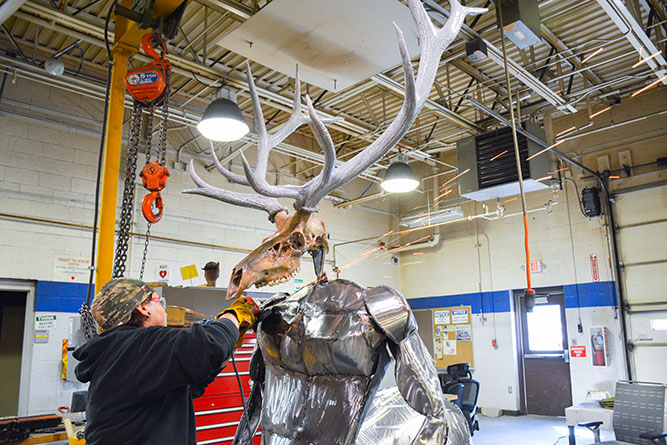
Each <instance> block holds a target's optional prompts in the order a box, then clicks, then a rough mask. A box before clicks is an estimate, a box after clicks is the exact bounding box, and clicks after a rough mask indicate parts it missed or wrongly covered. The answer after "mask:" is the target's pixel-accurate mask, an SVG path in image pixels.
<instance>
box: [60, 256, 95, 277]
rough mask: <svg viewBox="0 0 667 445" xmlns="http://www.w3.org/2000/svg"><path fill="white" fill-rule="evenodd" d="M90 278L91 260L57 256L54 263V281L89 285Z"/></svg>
mask: <svg viewBox="0 0 667 445" xmlns="http://www.w3.org/2000/svg"><path fill="white" fill-rule="evenodd" d="M89 277H90V258H85V257H78V256H70V255H56V256H55V259H54V261H53V281H69V282H70V283H87V282H88V278H89Z"/></svg>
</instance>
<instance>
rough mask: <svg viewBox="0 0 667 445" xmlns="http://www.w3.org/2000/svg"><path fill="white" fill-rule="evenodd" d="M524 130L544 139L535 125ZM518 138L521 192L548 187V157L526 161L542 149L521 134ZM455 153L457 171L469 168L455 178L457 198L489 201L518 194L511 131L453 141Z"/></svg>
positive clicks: (505, 130) (493, 132)
mask: <svg viewBox="0 0 667 445" xmlns="http://www.w3.org/2000/svg"><path fill="white" fill-rule="evenodd" d="M526 130H527V131H529V132H530V133H531V134H534V135H535V136H538V137H540V138H542V139H544V133H543V132H542V130H540V129H539V127H537V126H536V125H532V124H530V125H528V126H527V127H526ZM517 138H518V142H519V153H520V159H521V172H522V174H523V187H524V190H525V191H526V192H532V191H536V190H545V189H548V188H550V182H549V178H548V177H549V156H548V155H547V154H542V155H540V156H537V157H535V158H533V159H531V160H530V161H529V160H528V157H530V156H532V155H534V154H536V153H538V152H539V151H541V150H542V149H543V147H541V146H540V145H537V144H536V143H534V142H533V141H531V140H529V139H528V138H527V137H526V136H524V135H522V134H517ZM456 153H457V157H458V164H459V172H463V171H465V170H467V169H470V171H469V172H468V173H466V174H464V175H463V176H461V177H460V178H459V179H458V185H459V195H460V196H464V197H466V198H468V199H472V200H474V201H488V200H492V199H499V198H504V197H506V196H512V195H518V194H519V193H520V188H519V175H518V172H517V169H516V158H515V155H514V139H513V137H512V129H511V128H508V127H504V128H500V129H498V130H494V131H490V132H488V133H484V134H480V135H476V136H470V137H467V138H464V139H461V140H459V141H457V142H456ZM538 179H539V181H538Z"/></svg>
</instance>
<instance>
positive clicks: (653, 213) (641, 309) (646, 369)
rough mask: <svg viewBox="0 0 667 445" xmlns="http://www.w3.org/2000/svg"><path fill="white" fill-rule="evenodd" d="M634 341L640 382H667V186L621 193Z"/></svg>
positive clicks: (622, 247) (621, 240)
mask: <svg viewBox="0 0 667 445" xmlns="http://www.w3.org/2000/svg"><path fill="white" fill-rule="evenodd" d="M615 212H616V216H617V224H618V227H619V231H618V247H619V259H620V261H621V262H622V264H623V272H622V273H623V287H624V291H625V298H626V302H627V303H628V304H629V310H628V314H627V319H626V320H627V325H628V339H629V340H630V341H631V342H632V344H633V345H634V349H633V350H632V351H631V352H630V354H629V356H630V360H631V365H632V366H633V376H634V378H635V379H636V380H641V381H654V382H666V381H667V366H665V365H664V364H665V363H667V330H660V329H661V326H663V329H664V325H665V324H667V186H661V187H655V188H650V189H645V190H639V191H633V192H627V193H622V194H618V195H616V207H615Z"/></svg>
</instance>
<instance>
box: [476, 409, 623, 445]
mask: <svg viewBox="0 0 667 445" xmlns="http://www.w3.org/2000/svg"><path fill="white" fill-rule="evenodd" d="M478 419H479V431H475V435H474V436H473V438H472V440H473V445H554V444H555V445H568V443H569V442H568V437H567V435H568V429H567V425H565V418H564V417H545V416H532V415H529V416H501V417H485V416H479V418H478ZM575 436H576V438H577V445H586V444H591V443H593V433H591V432H590V431H588V430H587V429H586V428H579V427H577V428H575ZM600 436H601V438H602V440H614V433H613V431H610V430H601V434H600Z"/></svg>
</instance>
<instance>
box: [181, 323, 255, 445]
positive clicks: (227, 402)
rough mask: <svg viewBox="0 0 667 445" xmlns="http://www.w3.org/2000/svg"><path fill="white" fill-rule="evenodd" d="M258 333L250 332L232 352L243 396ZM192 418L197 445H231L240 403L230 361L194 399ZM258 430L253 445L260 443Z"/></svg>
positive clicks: (241, 407) (241, 403) (241, 409)
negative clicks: (202, 393) (195, 427)
mask: <svg viewBox="0 0 667 445" xmlns="http://www.w3.org/2000/svg"><path fill="white" fill-rule="evenodd" d="M256 337H257V334H255V333H254V332H251V331H249V332H248V333H247V334H246V335H245V338H244V341H243V346H241V347H240V348H238V349H237V350H236V351H235V352H234V360H235V361H236V367H237V368H238V371H239V376H240V378H241V385H242V387H243V396H244V397H245V398H246V399H247V398H248V396H249V395H250V375H249V368H250V357H251V356H252V352H253V350H254V349H255V342H256ZM193 403H194V407H195V420H196V424H197V444H198V445H208V444H216V445H217V444H220V445H230V444H231V443H232V439H234V434H235V433H236V428H237V427H238V424H239V420H240V419H241V414H243V402H242V400H241V391H240V390H239V384H238V380H237V379H236V373H235V372H234V365H233V364H232V362H231V360H230V361H229V363H228V364H227V366H225V368H224V369H223V370H222V371H221V372H220V374H218V376H217V377H216V379H215V380H214V381H213V382H212V383H211V384H210V385H208V387H207V388H206V392H205V393H204V395H203V396H201V397H199V398H198V399H195V400H193ZM260 443H261V436H260V434H259V433H257V435H256V436H255V438H254V440H253V445H260Z"/></svg>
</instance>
